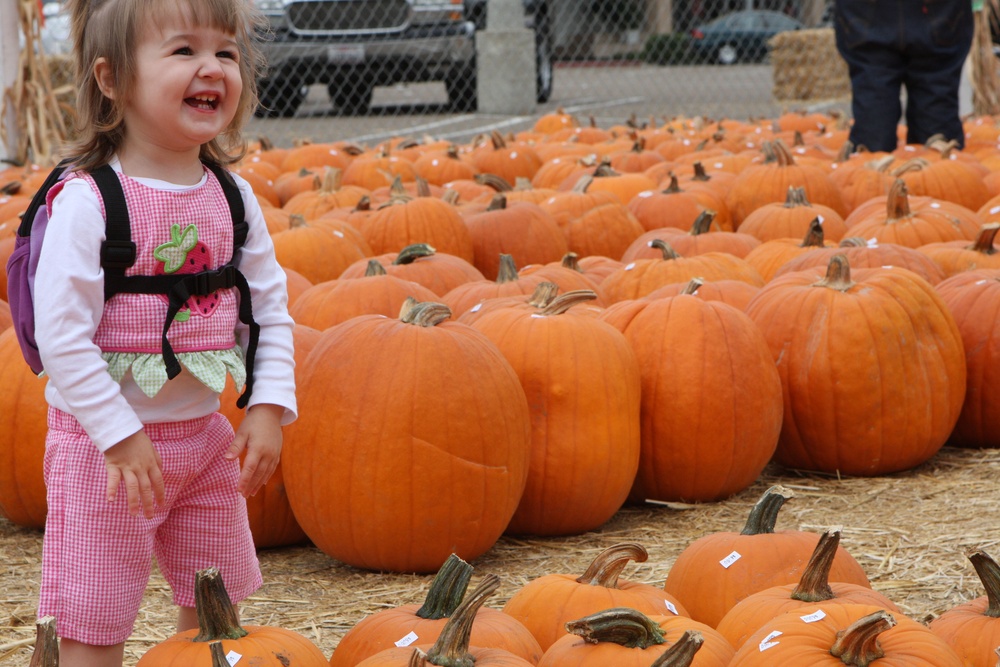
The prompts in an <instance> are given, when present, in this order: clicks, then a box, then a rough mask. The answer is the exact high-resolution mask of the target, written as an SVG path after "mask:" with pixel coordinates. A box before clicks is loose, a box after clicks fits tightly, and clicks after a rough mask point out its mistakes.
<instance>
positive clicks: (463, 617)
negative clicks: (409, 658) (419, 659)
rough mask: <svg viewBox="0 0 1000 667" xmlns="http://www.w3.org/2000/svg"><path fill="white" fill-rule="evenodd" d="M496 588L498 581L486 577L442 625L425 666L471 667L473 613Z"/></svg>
mask: <svg viewBox="0 0 1000 667" xmlns="http://www.w3.org/2000/svg"><path fill="white" fill-rule="evenodd" d="M498 588H500V577H498V576H497V575H495V574H487V575H486V576H485V577H483V580H482V581H481V582H480V583H479V586H477V587H476V589H475V590H474V591H472V593H470V594H469V597H468V598H467V599H466V600H465V602H463V603H462V604H461V605H459V607H458V609H456V610H455V613H454V614H453V615H452V617H451V618H450V619H448V622H447V623H445V626H444V628H443V629H442V630H441V634H440V635H439V636H438V639H437V641H436V642H434V646H432V647H431V648H430V650H429V651H427V658H426V660H427V662H428V663H430V664H432V665H441V666H442V667H474V666H475V664H476V661H475V659H474V658H473V657H472V655H471V654H470V653H469V638H470V636H471V635H472V622H473V621H475V620H476V612H478V611H479V609H480V607H482V606H483V604H484V603H485V602H486V599H487V598H488V597H490V596H491V595H493V593H495V592H496V590H497V589H498Z"/></svg>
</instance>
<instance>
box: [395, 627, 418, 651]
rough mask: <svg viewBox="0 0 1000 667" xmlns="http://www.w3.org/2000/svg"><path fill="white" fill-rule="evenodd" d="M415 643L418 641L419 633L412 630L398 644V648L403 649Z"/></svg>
mask: <svg viewBox="0 0 1000 667" xmlns="http://www.w3.org/2000/svg"><path fill="white" fill-rule="evenodd" d="M415 641H417V633H416V632H413V631H412V630H411V631H410V632H409V633H408V634H407V635H406V636H405V637H403V638H402V639H400V640H399V641H397V642H396V646H399V647H400V648H403V647H405V646H409V645H410V644H412V643H413V642H415Z"/></svg>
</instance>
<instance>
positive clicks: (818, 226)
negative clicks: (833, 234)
mask: <svg viewBox="0 0 1000 667" xmlns="http://www.w3.org/2000/svg"><path fill="white" fill-rule="evenodd" d="M825 244H826V237H825V235H824V234H823V223H822V222H820V220H819V216H816V217H815V218H813V219H812V222H810V223H809V231H807V232H806V236H805V238H804V239H802V243H801V244H800V245H799V247H800V248H812V247H814V246H815V247H817V248H822V247H823V246H824V245H825Z"/></svg>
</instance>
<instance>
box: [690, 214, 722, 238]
mask: <svg viewBox="0 0 1000 667" xmlns="http://www.w3.org/2000/svg"><path fill="white" fill-rule="evenodd" d="M715 216H716V212H715V211H713V210H711V209H706V210H704V211H702V212H701V213H699V214H698V217H697V218H695V219H694V222H693V223H691V231H690V232H689V234H691V236H700V235H702V234H707V233H708V232H710V231H712V223H713V222H715Z"/></svg>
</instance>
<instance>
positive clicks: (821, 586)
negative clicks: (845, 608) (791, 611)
mask: <svg viewBox="0 0 1000 667" xmlns="http://www.w3.org/2000/svg"><path fill="white" fill-rule="evenodd" d="M839 545H840V531H839V530H828V531H826V532H825V533H823V534H822V535H820V538H819V542H818V543H817V544H816V548H815V549H813V552H812V556H810V557H809V562H808V563H806V568H805V570H803V571H802V578H801V579H799V583H798V585H797V586H796V587H795V590H794V591H792V596H791V597H792V599H793V600H799V601H800V602H810V603H812V602H823V601H824V600H832V599H833V598H834V597H836V596H835V595H834V594H833V589H832V588H830V568H831V567H833V559H834V557H835V556H836V555H837V547H838V546H839Z"/></svg>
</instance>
